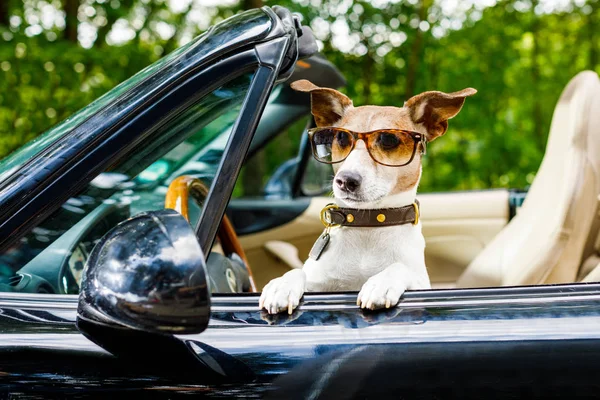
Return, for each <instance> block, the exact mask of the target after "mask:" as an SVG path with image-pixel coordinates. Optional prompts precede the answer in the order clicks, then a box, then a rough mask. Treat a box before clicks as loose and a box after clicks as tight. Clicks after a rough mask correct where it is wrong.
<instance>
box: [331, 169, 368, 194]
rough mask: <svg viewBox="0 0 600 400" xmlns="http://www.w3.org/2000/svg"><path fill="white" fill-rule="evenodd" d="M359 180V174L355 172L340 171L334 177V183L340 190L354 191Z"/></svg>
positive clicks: (358, 184)
mask: <svg viewBox="0 0 600 400" xmlns="http://www.w3.org/2000/svg"><path fill="white" fill-rule="evenodd" d="M361 180H362V178H361V176H360V175H359V174H357V173H355V172H341V173H339V174H338V175H337V176H336V177H335V184H336V185H337V187H338V188H340V189H342V190H345V191H347V192H355V191H356V189H358V187H359V186H360V182H361Z"/></svg>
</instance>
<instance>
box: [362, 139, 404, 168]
mask: <svg viewBox="0 0 600 400" xmlns="http://www.w3.org/2000/svg"><path fill="white" fill-rule="evenodd" d="M414 147H415V142H414V140H413V138H412V137H411V136H410V134H408V133H406V132H404V131H380V132H377V133H374V137H373V138H372V140H370V141H369V152H370V153H371V156H372V157H373V158H374V159H375V160H376V161H377V162H379V163H381V164H384V165H390V166H401V165H406V164H407V163H408V162H409V161H410V160H411V157H412V156H413V151H414Z"/></svg>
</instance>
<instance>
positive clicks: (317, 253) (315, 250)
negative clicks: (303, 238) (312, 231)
mask: <svg viewBox="0 0 600 400" xmlns="http://www.w3.org/2000/svg"><path fill="white" fill-rule="evenodd" d="M328 244H329V233H327V232H323V233H322V234H321V236H319V238H318V239H317V241H316V242H315V244H313V247H312V249H310V253H309V254H308V256H309V257H310V258H312V259H313V260H315V261H316V260H318V259H319V257H321V254H323V252H324V251H325V248H326V247H327V245H328Z"/></svg>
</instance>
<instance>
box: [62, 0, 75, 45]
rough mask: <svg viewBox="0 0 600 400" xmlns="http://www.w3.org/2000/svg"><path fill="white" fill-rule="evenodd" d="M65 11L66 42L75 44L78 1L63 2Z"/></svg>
mask: <svg viewBox="0 0 600 400" xmlns="http://www.w3.org/2000/svg"><path fill="white" fill-rule="evenodd" d="M63 9H64V10H65V32H64V37H65V39H66V40H68V41H70V42H73V43H77V26H78V19H77V13H78V11H79V0H63Z"/></svg>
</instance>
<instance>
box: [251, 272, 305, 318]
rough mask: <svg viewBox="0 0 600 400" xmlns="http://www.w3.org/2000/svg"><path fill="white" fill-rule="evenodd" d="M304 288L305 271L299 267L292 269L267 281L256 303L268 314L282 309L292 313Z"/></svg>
mask: <svg viewBox="0 0 600 400" xmlns="http://www.w3.org/2000/svg"><path fill="white" fill-rule="evenodd" d="M305 290H306V273H305V272H304V271H303V270H301V269H294V270H291V271H288V272H286V273H285V274H284V275H283V276H282V277H280V278H275V279H273V280H272V281H271V282H269V283H267V285H266V286H265V287H264V289H263V291H262V294H261V295H260V300H259V302H258V304H259V307H260V308H261V309H263V308H264V309H265V310H267V312H268V313H269V314H277V313H279V312H281V311H284V310H287V311H288V314H292V312H293V311H294V309H295V308H296V307H298V304H299V303H300V299H301V298H302V296H303V295H304V291H305Z"/></svg>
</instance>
